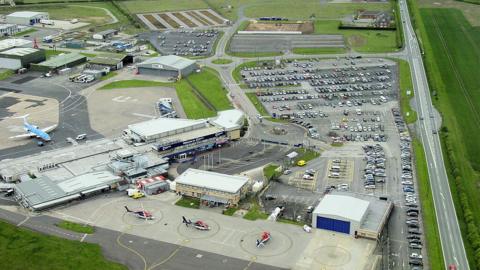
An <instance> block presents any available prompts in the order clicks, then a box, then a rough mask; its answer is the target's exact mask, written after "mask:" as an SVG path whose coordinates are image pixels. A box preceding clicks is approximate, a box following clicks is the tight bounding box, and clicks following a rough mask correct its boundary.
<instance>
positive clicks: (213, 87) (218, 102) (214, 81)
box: [186, 67, 233, 111]
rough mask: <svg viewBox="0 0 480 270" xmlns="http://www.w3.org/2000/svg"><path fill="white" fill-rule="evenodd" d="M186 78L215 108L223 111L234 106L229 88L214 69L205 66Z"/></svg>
mask: <svg viewBox="0 0 480 270" xmlns="http://www.w3.org/2000/svg"><path fill="white" fill-rule="evenodd" d="M186 80H187V81H188V82H190V83H191V84H192V85H193V86H194V87H195V88H196V89H197V90H198V91H199V92H200V94H201V95H202V96H204V97H205V98H206V99H207V100H208V102H209V103H210V104H212V105H213V107H214V108H215V110H217V111H223V110H228V109H232V108H233V106H232V104H231V103H230V100H229V99H228V98H227V94H228V93H227V90H225V89H224V88H223V85H222V82H220V80H219V75H218V73H217V71H215V70H214V69H211V68H206V67H204V68H203V70H202V72H200V73H193V74H191V75H190V76H188V77H187V78H186Z"/></svg>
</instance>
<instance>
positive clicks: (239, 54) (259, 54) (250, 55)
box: [227, 52, 283, 58]
mask: <svg viewBox="0 0 480 270" xmlns="http://www.w3.org/2000/svg"><path fill="white" fill-rule="evenodd" d="M227 54H228V55H231V56H235V57H244V58H256V57H271V56H281V55H283V53H281V52H227Z"/></svg>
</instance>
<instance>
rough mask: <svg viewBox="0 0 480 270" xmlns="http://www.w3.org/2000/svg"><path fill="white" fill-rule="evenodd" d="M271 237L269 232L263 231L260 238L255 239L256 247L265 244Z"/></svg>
mask: <svg viewBox="0 0 480 270" xmlns="http://www.w3.org/2000/svg"><path fill="white" fill-rule="evenodd" d="M270 238H272V236H271V235H270V233H269V232H263V233H262V238H261V239H257V248H259V247H263V246H265V244H266V243H267V242H268V241H269V240H270Z"/></svg>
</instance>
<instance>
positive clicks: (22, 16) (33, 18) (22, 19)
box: [6, 11, 49, 25]
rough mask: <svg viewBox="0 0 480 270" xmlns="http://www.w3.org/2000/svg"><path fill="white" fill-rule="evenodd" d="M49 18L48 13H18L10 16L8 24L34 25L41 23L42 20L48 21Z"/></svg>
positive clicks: (8, 16)
mask: <svg viewBox="0 0 480 270" xmlns="http://www.w3.org/2000/svg"><path fill="white" fill-rule="evenodd" d="M48 18H49V16H48V13H47V12H37V11H17V12H14V13H11V14H8V15H7V17H6V22H7V23H11V24H21V25H34V24H36V23H39V22H40V20H48Z"/></svg>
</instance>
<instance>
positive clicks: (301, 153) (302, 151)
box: [295, 147, 320, 164]
mask: <svg viewBox="0 0 480 270" xmlns="http://www.w3.org/2000/svg"><path fill="white" fill-rule="evenodd" d="M295 152H297V153H298V156H297V157H296V158H295V164H296V163H297V162H298V161H299V160H305V161H307V162H308V161H310V160H312V159H315V158H317V157H319V156H320V153H318V152H315V151H313V150H311V149H307V148H303V147H301V148H298V149H297V150H295Z"/></svg>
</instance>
